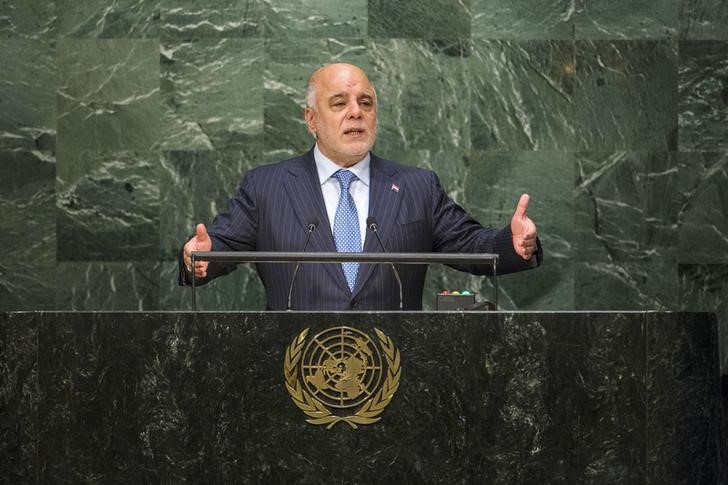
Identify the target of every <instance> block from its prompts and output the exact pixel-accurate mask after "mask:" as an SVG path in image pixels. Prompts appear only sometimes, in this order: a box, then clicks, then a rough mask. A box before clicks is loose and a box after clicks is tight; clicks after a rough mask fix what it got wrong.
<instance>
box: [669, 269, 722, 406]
mask: <svg viewBox="0 0 728 485" xmlns="http://www.w3.org/2000/svg"><path fill="white" fill-rule="evenodd" d="M680 310H686V311H702V312H712V313H715V314H716V315H717V317H718V340H719V341H720V361H721V373H722V374H723V375H728V265H725V264H703V265H698V264H694V265H693V264H685V265H680ZM726 397H727V398H728V396H726Z"/></svg>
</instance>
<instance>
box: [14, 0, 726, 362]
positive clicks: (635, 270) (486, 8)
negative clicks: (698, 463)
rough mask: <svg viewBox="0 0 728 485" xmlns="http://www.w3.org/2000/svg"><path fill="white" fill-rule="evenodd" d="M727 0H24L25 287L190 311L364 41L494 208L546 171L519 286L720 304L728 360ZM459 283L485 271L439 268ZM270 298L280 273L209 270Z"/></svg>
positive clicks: (57, 295)
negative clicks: (190, 283)
mask: <svg viewBox="0 0 728 485" xmlns="http://www.w3.org/2000/svg"><path fill="white" fill-rule="evenodd" d="M726 5H727V4H726V2H722V1H719V0H615V1H610V2H604V1H601V0H580V1H577V2H574V1H571V0H533V1H529V2H513V1H510V0H464V1H460V2H451V1H445V0H429V1H422V2H392V1H388V0H368V1H367V0H350V1H347V2H333V1H325V0H309V1H306V2H301V1H287V2H266V1H262V0H247V1H246V0H206V1H204V2H202V1H193V0H190V1H187V2H172V1H171V0H150V1H144V2H141V1H138V0H136V1H133V0H118V1H116V2H113V3H109V2H103V1H100V0H87V1H84V2H77V1H73V0H55V1H53V0H23V1H20V0H4V1H2V2H0V66H1V67H0V113H1V114H2V116H0V164H1V165H0V166H1V168H2V174H3V175H2V177H0V213H2V219H1V221H0V247H2V248H3V250H4V253H5V254H4V256H3V257H2V258H0V310H21V309H24V310H29V309H60V310H127V309H128V310H136V309H139V310H178V309H188V308H189V295H188V293H187V292H186V291H184V290H182V289H179V288H178V287H177V286H176V282H175V277H174V276H175V272H176V255H177V251H178V249H179V246H180V245H181V243H182V242H183V241H184V240H185V238H186V236H187V235H188V234H189V233H190V232H191V231H192V228H193V225H194V223H195V222H198V221H203V222H205V221H209V220H210V219H211V218H212V216H213V215H214V214H215V213H216V211H217V210H218V209H219V208H220V207H221V206H222V205H223V204H224V203H225V200H226V199H227V197H228V195H229V194H230V193H231V192H232V191H233V190H234V188H235V187H236V185H237V184H238V182H239V180H240V178H241V176H242V174H243V173H244V172H245V170H247V169H248V168H250V167H253V166H256V165H259V164H263V163H267V162H271V161H275V160H279V159H281V158H284V157H288V156H290V155H293V154H298V153H301V152H303V151H304V150H306V149H307V148H308V147H309V146H310V145H311V139H310V137H309V136H308V134H307V133H306V130H305V127H304V124H303V122H302V105H303V97H304V84H305V80H306V77H307V75H308V73H309V72H310V71H311V70H312V69H314V68H315V67H316V66H318V65H320V64H322V63H325V62H330V61H348V62H353V63H356V64H359V65H361V66H362V67H364V68H365V69H366V70H367V71H368V72H369V74H370V77H371V79H372V80H373V82H374V83H375V85H376V86H377V89H378V93H379V97H380V104H381V108H380V137H379V141H378V142H377V145H376V147H375V151H376V152H377V153H378V154H380V155H382V156H385V157H387V158H392V159H396V160H399V161H402V162H405V163H409V164H414V165H419V166H423V167H430V168H433V169H435V170H436V171H437V172H438V173H439V174H440V176H441V178H442V179H443V182H444V184H445V186H446V187H447V189H448V190H449V191H450V193H451V194H452V196H453V197H454V198H455V199H456V200H458V201H459V202H461V203H462V204H464V205H465V206H466V207H468V208H469V209H470V210H471V211H472V212H473V214H474V215H475V216H476V217H477V218H479V219H480V220H481V221H482V222H484V223H487V224H493V225H503V224H505V223H506V222H507V221H508V218H509V216H510V214H511V212H512V210H513V208H514V206H515V203H516V199H517V196H518V194H519V193H520V192H521V191H527V192H529V193H530V194H531V195H532V206H531V209H530V212H531V215H532V217H533V218H534V219H535V220H536V221H537V223H538V224H539V230H540V234H541V238H542V240H543V242H544V245H545V248H546V262H545V264H544V266H543V267H542V268H541V269H539V270H538V271H536V272H529V273H526V274H518V275H513V276H510V277H505V278H503V279H502V280H501V290H502V294H501V295H500V301H501V302H502V306H503V307H504V308H506V309H528V310H533V309H538V310H569V309H578V310H582V309H595V310H599V309H604V310H607V309H610V310H637V309H660V310H678V309H682V310H707V311H714V312H717V313H718V315H719V321H720V322H721V331H722V341H723V349H722V350H723V352H722V355H723V357H722V359H723V368H724V370H725V371H726V372H728V297H727V296H726V295H728V278H727V276H728V124H726V121H728V6H726ZM444 287H450V288H452V287H469V288H471V289H474V290H478V291H481V292H483V293H486V292H488V291H489V289H490V288H489V286H488V284H487V283H486V282H483V281H482V280H481V279H479V278H474V277H470V276H467V275H461V274H459V273H456V272H455V271H451V270H447V269H440V268H438V269H434V270H433V271H431V275H430V279H429V282H428V292H427V303H428V305H430V306H431V304H432V299H433V298H432V294H433V293H434V291H435V290H436V289H439V288H444ZM200 293H201V295H200V298H201V302H200V303H201V306H202V307H204V308H207V309H260V308H261V307H262V305H263V297H262V291H261V287H260V285H259V283H258V282H257V279H256V275H255V271H254V270H252V269H250V268H241V270H239V271H237V272H236V274H235V275H234V276H232V277H228V278H225V279H221V280H219V281H218V282H215V283H214V284H212V285H209V287H207V288H204V289H203V290H202V291H201V292H200Z"/></svg>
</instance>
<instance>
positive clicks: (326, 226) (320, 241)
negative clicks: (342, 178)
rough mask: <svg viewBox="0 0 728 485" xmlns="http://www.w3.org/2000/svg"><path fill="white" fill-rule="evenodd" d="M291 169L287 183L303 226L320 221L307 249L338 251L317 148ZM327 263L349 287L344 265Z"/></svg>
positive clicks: (295, 210) (339, 279)
mask: <svg viewBox="0 0 728 485" xmlns="http://www.w3.org/2000/svg"><path fill="white" fill-rule="evenodd" d="M288 172H289V174H290V176H289V177H288V178H287V179H286V181H285V183H284V185H285V189H286V193H287V194H288V197H289V198H290V199H291V205H292V206H293V210H294V212H295V213H296V217H297V218H298V221H299V222H300V224H301V227H302V228H306V227H307V226H308V225H309V224H310V223H312V222H313V223H317V224H318V227H317V229H316V231H315V232H314V233H313V234H312V235H311V241H310V242H309V246H308V248H307V251H308V252H336V246H335V244H334V236H333V235H332V234H331V223H330V222H329V217H328V215H327V213H326V205H325V204H324V197H323V194H322V193H321V184H320V183H319V179H318V172H317V170H316V162H315V161H314V159H313V150H311V151H309V152H308V153H307V154H306V155H304V156H303V157H302V159H301V163H296V164H293V165H291V167H289V169H288ZM311 264H314V263H311ZM324 267H325V268H326V270H327V271H328V272H329V273H330V274H331V277H332V278H333V279H334V280H335V281H336V282H337V284H339V286H342V287H343V288H345V289H347V290H348V289H349V285H348V284H347V283H346V278H345V277H344V272H343V271H342V269H341V265H338V264H328V263H326V264H324Z"/></svg>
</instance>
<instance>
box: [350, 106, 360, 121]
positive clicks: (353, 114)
mask: <svg viewBox="0 0 728 485" xmlns="http://www.w3.org/2000/svg"><path fill="white" fill-rule="evenodd" d="M349 118H361V107H360V106H359V103H357V102H354V103H349Z"/></svg>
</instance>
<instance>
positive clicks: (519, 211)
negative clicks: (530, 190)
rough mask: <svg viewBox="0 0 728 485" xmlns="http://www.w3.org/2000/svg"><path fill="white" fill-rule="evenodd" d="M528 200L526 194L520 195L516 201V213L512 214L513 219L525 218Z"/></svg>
mask: <svg viewBox="0 0 728 485" xmlns="http://www.w3.org/2000/svg"><path fill="white" fill-rule="evenodd" d="M529 200H530V197H529V196H528V194H523V195H521V198H520V199H518V205H517V206H516V212H514V213H513V218H514V219H515V218H523V217H526V209H528V201H529Z"/></svg>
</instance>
